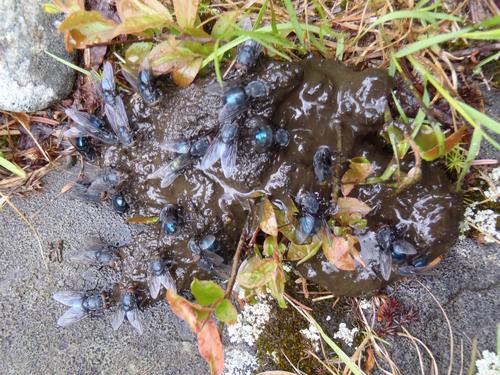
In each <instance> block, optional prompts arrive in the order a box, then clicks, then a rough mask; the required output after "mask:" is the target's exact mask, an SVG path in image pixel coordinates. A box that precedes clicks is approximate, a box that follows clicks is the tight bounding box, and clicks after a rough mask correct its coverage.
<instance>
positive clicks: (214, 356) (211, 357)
mask: <svg viewBox="0 0 500 375" xmlns="http://www.w3.org/2000/svg"><path fill="white" fill-rule="evenodd" d="M198 350H199V351H200V354H201V356H202V357H203V358H204V359H205V361H207V363H208V365H209V366H210V374H211V375H222V371H223V370H224V350H223V348H222V341H221V339H220V336H219V331H218V330H217V325H216V324H215V322H214V321H213V320H212V319H210V320H208V321H207V322H206V323H205V324H204V325H203V327H202V328H201V330H200V332H199V333H198Z"/></svg>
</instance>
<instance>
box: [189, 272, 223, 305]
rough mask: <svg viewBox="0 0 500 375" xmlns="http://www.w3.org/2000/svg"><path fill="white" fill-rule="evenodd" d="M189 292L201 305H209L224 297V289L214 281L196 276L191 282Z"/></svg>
mask: <svg viewBox="0 0 500 375" xmlns="http://www.w3.org/2000/svg"><path fill="white" fill-rule="evenodd" d="M191 292H192V293H193V296H194V298H195V299H196V302H198V303H199V304H200V305H201V306H210V305H212V304H213V303H215V302H217V301H219V300H220V299H222V298H223V297H224V290H223V289H222V288H221V287H220V286H219V285H217V284H216V283H215V282H213V281H210V280H198V279H197V278H195V279H194V280H193V281H192V282H191Z"/></svg>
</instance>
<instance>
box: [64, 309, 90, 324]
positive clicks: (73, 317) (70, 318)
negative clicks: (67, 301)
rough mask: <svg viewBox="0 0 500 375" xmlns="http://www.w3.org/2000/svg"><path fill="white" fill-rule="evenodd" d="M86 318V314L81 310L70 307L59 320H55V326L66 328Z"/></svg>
mask: <svg viewBox="0 0 500 375" xmlns="http://www.w3.org/2000/svg"><path fill="white" fill-rule="evenodd" d="M86 316H87V314H86V313H85V311H83V309H82V308H77V307H72V308H71V309H69V310H66V312H65V313H64V314H62V315H61V316H60V317H59V319H57V325H58V326H59V327H67V326H69V325H70V324H73V323H76V322H79V321H80V320H82V319H83V318H85V317H86Z"/></svg>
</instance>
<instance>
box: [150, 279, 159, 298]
mask: <svg viewBox="0 0 500 375" xmlns="http://www.w3.org/2000/svg"><path fill="white" fill-rule="evenodd" d="M148 286H149V293H150V294H151V298H153V299H156V298H157V297H158V294H160V288H161V283H160V279H159V277H158V276H154V275H150V276H149V277H148Z"/></svg>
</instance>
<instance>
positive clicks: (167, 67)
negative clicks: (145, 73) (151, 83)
mask: <svg viewBox="0 0 500 375" xmlns="http://www.w3.org/2000/svg"><path fill="white" fill-rule="evenodd" d="M147 58H148V60H149V63H150V65H151V68H152V69H153V73H154V74H155V75H160V74H165V73H170V72H171V71H173V70H174V69H178V68H180V67H181V66H182V65H183V64H186V62H187V60H188V59H187V57H186V54H185V53H184V51H183V50H182V49H181V47H180V46H179V42H178V41H177V40H176V39H175V37H174V36H172V37H170V38H169V39H167V40H165V41H164V42H161V43H159V44H158V45H156V46H155V47H154V48H153V49H152V50H151V52H149V54H148V56H147Z"/></svg>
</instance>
